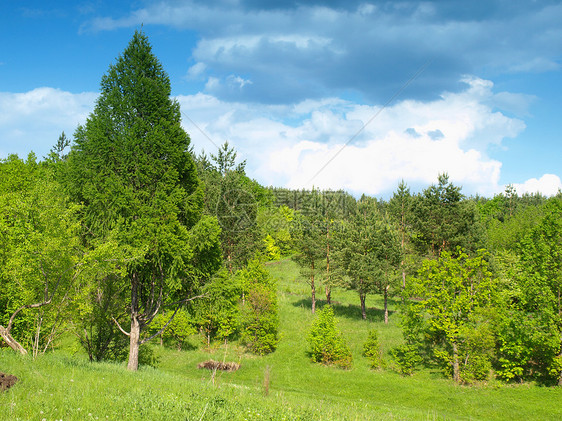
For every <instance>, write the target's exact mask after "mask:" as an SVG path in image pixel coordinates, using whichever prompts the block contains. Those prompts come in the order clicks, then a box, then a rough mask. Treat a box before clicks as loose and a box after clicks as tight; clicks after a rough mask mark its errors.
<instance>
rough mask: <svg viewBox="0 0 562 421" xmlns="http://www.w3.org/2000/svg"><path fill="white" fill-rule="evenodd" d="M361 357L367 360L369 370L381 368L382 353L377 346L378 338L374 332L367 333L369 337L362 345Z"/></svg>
mask: <svg viewBox="0 0 562 421" xmlns="http://www.w3.org/2000/svg"><path fill="white" fill-rule="evenodd" d="M363 356H364V357H367V359H368V360H369V365H370V367H371V368H374V369H377V368H382V366H383V359H382V351H381V348H380V344H379V337H378V335H377V331H376V330H371V331H369V337H368V338H367V341H366V342H365V344H364V345H363Z"/></svg>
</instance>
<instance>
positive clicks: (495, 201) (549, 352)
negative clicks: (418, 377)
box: [271, 174, 562, 384]
mask: <svg viewBox="0 0 562 421" xmlns="http://www.w3.org/2000/svg"><path fill="white" fill-rule="evenodd" d="M271 191H272V193H273V194H274V196H275V198H276V203H281V204H282V206H287V207H289V208H290V207H292V206H294V207H295V208H294V210H295V217H294V222H293V230H292V239H293V245H294V250H295V252H296V254H295V255H294V257H293V258H294V260H295V261H296V262H297V263H299V265H300V266H301V268H302V274H303V276H305V277H306V279H308V280H309V283H310V286H311V301H312V311H314V310H315V302H316V294H317V289H318V287H319V286H322V287H323V289H324V293H325V297H326V298H325V299H326V301H327V302H328V303H330V300H331V290H332V288H334V287H340V288H341V287H343V288H347V289H351V290H354V291H356V292H357V294H358V298H359V303H360V306H361V312H362V317H363V318H364V319H365V318H366V310H365V298H366V296H367V295H368V294H381V295H382V297H383V298H384V321H385V323H387V322H388V317H389V316H388V308H387V300H388V298H389V297H395V298H398V299H399V300H401V301H402V303H403V305H402V307H401V315H400V316H401V326H402V330H403V334H404V344H403V345H401V346H400V347H398V348H396V349H394V350H393V352H392V354H393V356H394V358H395V360H396V363H397V364H398V366H399V369H400V370H401V371H402V372H403V373H404V374H411V373H413V372H414V370H415V369H416V367H419V366H420V365H426V366H433V367H439V368H441V369H442V370H443V371H444V373H446V374H447V375H449V376H451V377H452V378H453V379H454V380H455V381H457V382H464V383H471V382H474V381H481V380H487V379H489V378H490V376H495V377H497V378H499V379H503V380H506V381H530V380H533V381H538V382H540V383H542V384H561V381H562V377H561V373H562V356H561V338H562V336H561V332H562V324H561V314H562V305H561V298H560V293H561V289H562V254H561V253H562V194H561V193H559V194H558V195H557V196H556V197H552V198H546V197H544V196H542V195H540V194H525V195H522V196H520V195H518V194H517V193H516V191H515V189H514V188H513V187H512V186H508V187H507V188H506V190H505V192H503V193H501V194H498V195H496V196H494V197H493V198H492V199H488V198H482V197H465V196H464V195H463V194H462V190H461V188H460V187H459V186H455V185H454V184H453V183H451V182H450V181H449V178H448V176H447V175H446V174H442V175H440V176H439V177H438V180H437V183H436V184H434V185H431V186H429V187H428V188H426V189H424V190H423V191H422V192H420V193H411V192H410V189H409V188H408V187H407V186H406V184H405V183H404V182H402V183H400V184H399V185H398V187H397V190H396V191H395V192H394V194H393V196H392V197H391V198H390V200H388V201H384V200H377V199H374V198H370V197H367V196H363V197H361V198H360V199H359V200H357V201H355V200H354V199H353V198H352V197H351V196H349V195H348V194H346V193H344V192H331V191H328V192H322V191H290V190H286V189H276V188H274V189H271ZM291 209H292V208H291ZM322 317H326V316H325V315H323V316H322ZM373 335H375V337H376V332H373Z"/></svg>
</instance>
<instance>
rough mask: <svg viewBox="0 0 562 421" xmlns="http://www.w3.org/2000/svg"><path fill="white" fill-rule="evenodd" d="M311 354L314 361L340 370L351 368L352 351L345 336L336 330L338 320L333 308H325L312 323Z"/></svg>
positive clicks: (309, 337)
mask: <svg viewBox="0 0 562 421" xmlns="http://www.w3.org/2000/svg"><path fill="white" fill-rule="evenodd" d="M308 343H309V353H310V356H311V358H312V361H314V362H317V363H322V364H334V365H336V366H338V367H340V368H350V367H351V362H352V359H353V358H352V356H351V350H350V349H349V347H348V346H347V343H346V342H345V340H344V338H343V335H342V334H341V332H339V331H338V329H337V328H336V318H335V316H334V309H333V308H332V306H325V307H324V308H323V309H322V310H321V311H320V312H319V313H318V317H317V318H316V320H314V322H313V323H312V327H311V329H310V332H309V334H308Z"/></svg>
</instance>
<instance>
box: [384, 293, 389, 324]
mask: <svg viewBox="0 0 562 421" xmlns="http://www.w3.org/2000/svg"><path fill="white" fill-rule="evenodd" d="M389 287H390V285H387V286H385V287H384V324H385V325H387V324H388V288H389Z"/></svg>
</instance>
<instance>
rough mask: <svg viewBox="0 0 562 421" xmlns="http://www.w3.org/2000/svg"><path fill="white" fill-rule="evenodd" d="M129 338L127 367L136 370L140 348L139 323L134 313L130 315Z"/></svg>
mask: <svg viewBox="0 0 562 421" xmlns="http://www.w3.org/2000/svg"><path fill="white" fill-rule="evenodd" d="M129 339H130V341H129V363H128V364H127V369H128V370H131V371H136V370H137V369H138V368H139V348H140V323H139V320H138V318H137V315H136V314H135V315H133V316H132V317H131V333H130V336H129Z"/></svg>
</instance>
